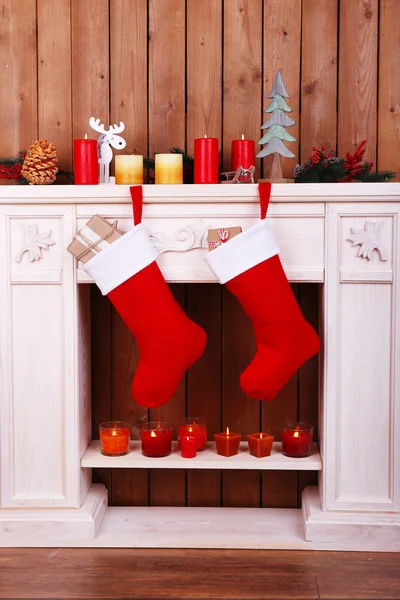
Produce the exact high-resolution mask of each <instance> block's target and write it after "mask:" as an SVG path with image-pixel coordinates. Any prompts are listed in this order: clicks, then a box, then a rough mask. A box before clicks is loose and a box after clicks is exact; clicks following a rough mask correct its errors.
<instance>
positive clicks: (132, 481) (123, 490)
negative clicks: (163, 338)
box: [111, 309, 149, 506]
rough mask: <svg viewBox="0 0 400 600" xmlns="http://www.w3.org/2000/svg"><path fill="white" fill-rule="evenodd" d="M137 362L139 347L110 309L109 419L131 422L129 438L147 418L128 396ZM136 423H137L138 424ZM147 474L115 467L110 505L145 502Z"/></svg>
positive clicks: (142, 409)
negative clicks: (110, 410)
mask: <svg viewBox="0 0 400 600" xmlns="http://www.w3.org/2000/svg"><path fill="white" fill-rule="evenodd" d="M138 364H139V348H138V345H137V343H136V341H135V338H134V337H133V335H132V333H131V331H130V330H129V329H128V327H127V326H126V325H125V323H124V322H123V320H122V318H121V317H120V316H119V314H118V313H117V312H116V311H115V310H114V309H112V311H111V403H112V415H111V418H112V419H113V420H116V421H117V420H118V421H127V422H128V423H130V424H131V425H132V436H133V439H139V437H140V428H139V427H140V422H141V421H142V420H147V413H148V411H147V409H146V408H143V407H142V406H139V405H138V404H136V402H135V401H134V400H133V398H132V391H131V390H132V379H133V377H134V374H135V372H136V369H137V366H138ZM138 425H139V426H138ZM148 479H149V476H148V471H147V469H143V470H141V469H140V470H133V469H121V470H118V469H115V470H113V473H112V500H111V501H112V504H113V505H114V506H132V505H133V506H137V505H140V506H146V505H147V504H148V485H149V480H148Z"/></svg>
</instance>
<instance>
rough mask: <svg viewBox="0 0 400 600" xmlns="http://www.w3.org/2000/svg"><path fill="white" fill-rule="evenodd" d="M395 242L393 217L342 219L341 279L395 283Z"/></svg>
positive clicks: (340, 244) (340, 246) (351, 217)
mask: <svg viewBox="0 0 400 600" xmlns="http://www.w3.org/2000/svg"><path fill="white" fill-rule="evenodd" d="M392 240H393V217H392V216H381V215H379V216H364V215H362V216H359V215H355V216H347V215H346V216H343V217H341V219H340V241H339V248H340V278H341V280H342V281H353V280H354V281H365V282H368V281H381V282H383V281H387V282H390V281H392V267H393V265H392V262H393V260H392V256H393V249H392V245H393V241H392ZM354 244H356V245H354Z"/></svg>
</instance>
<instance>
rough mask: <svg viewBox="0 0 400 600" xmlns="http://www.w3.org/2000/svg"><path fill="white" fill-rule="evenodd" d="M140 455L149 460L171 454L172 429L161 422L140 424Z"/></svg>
mask: <svg viewBox="0 0 400 600" xmlns="http://www.w3.org/2000/svg"><path fill="white" fill-rule="evenodd" d="M141 439H142V454H143V456H148V457H150V458H161V457H163V456H168V455H169V454H171V450H172V427H171V426H170V425H169V424H168V423H164V422H162V421H148V422H146V423H142V430H141Z"/></svg>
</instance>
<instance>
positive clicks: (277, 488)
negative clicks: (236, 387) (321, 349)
mask: <svg viewBox="0 0 400 600" xmlns="http://www.w3.org/2000/svg"><path fill="white" fill-rule="evenodd" d="M291 288H292V291H293V293H294V295H295V297H296V299H297V301H298V299H299V294H300V285H299V284H298V283H295V284H293V283H292V284H291ZM298 381H299V374H298V372H296V373H294V375H293V376H292V377H291V378H290V380H289V381H288V383H287V384H286V385H285V387H284V388H283V389H282V390H280V391H279V392H278V395H277V396H276V398H274V399H273V400H272V401H271V402H261V427H262V431H264V432H266V433H271V435H273V436H274V437H275V440H276V441H281V439H282V431H283V429H284V427H285V425H286V423H287V421H296V420H297V412H298ZM261 478H262V483H261V504H262V506H263V507H264V508H275V507H277V506H279V507H284V508H296V507H297V506H298V500H297V489H298V485H297V484H298V482H297V479H298V477H297V473H296V472H295V471H291V472H287V473H283V472H276V473H262V475H261Z"/></svg>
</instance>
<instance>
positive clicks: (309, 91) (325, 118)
mask: <svg viewBox="0 0 400 600" xmlns="http://www.w3.org/2000/svg"><path fill="white" fill-rule="evenodd" d="M302 23H303V27H302V36H301V123H300V129H301V133H300V146H301V162H302V163H303V162H305V161H306V160H307V159H308V157H309V156H310V154H311V153H312V147H313V146H317V147H318V148H319V147H320V146H321V145H324V146H325V147H326V148H327V149H329V150H334V151H335V152H336V96H337V53H338V47H337V31H338V2H337V0H303V7H302Z"/></svg>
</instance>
